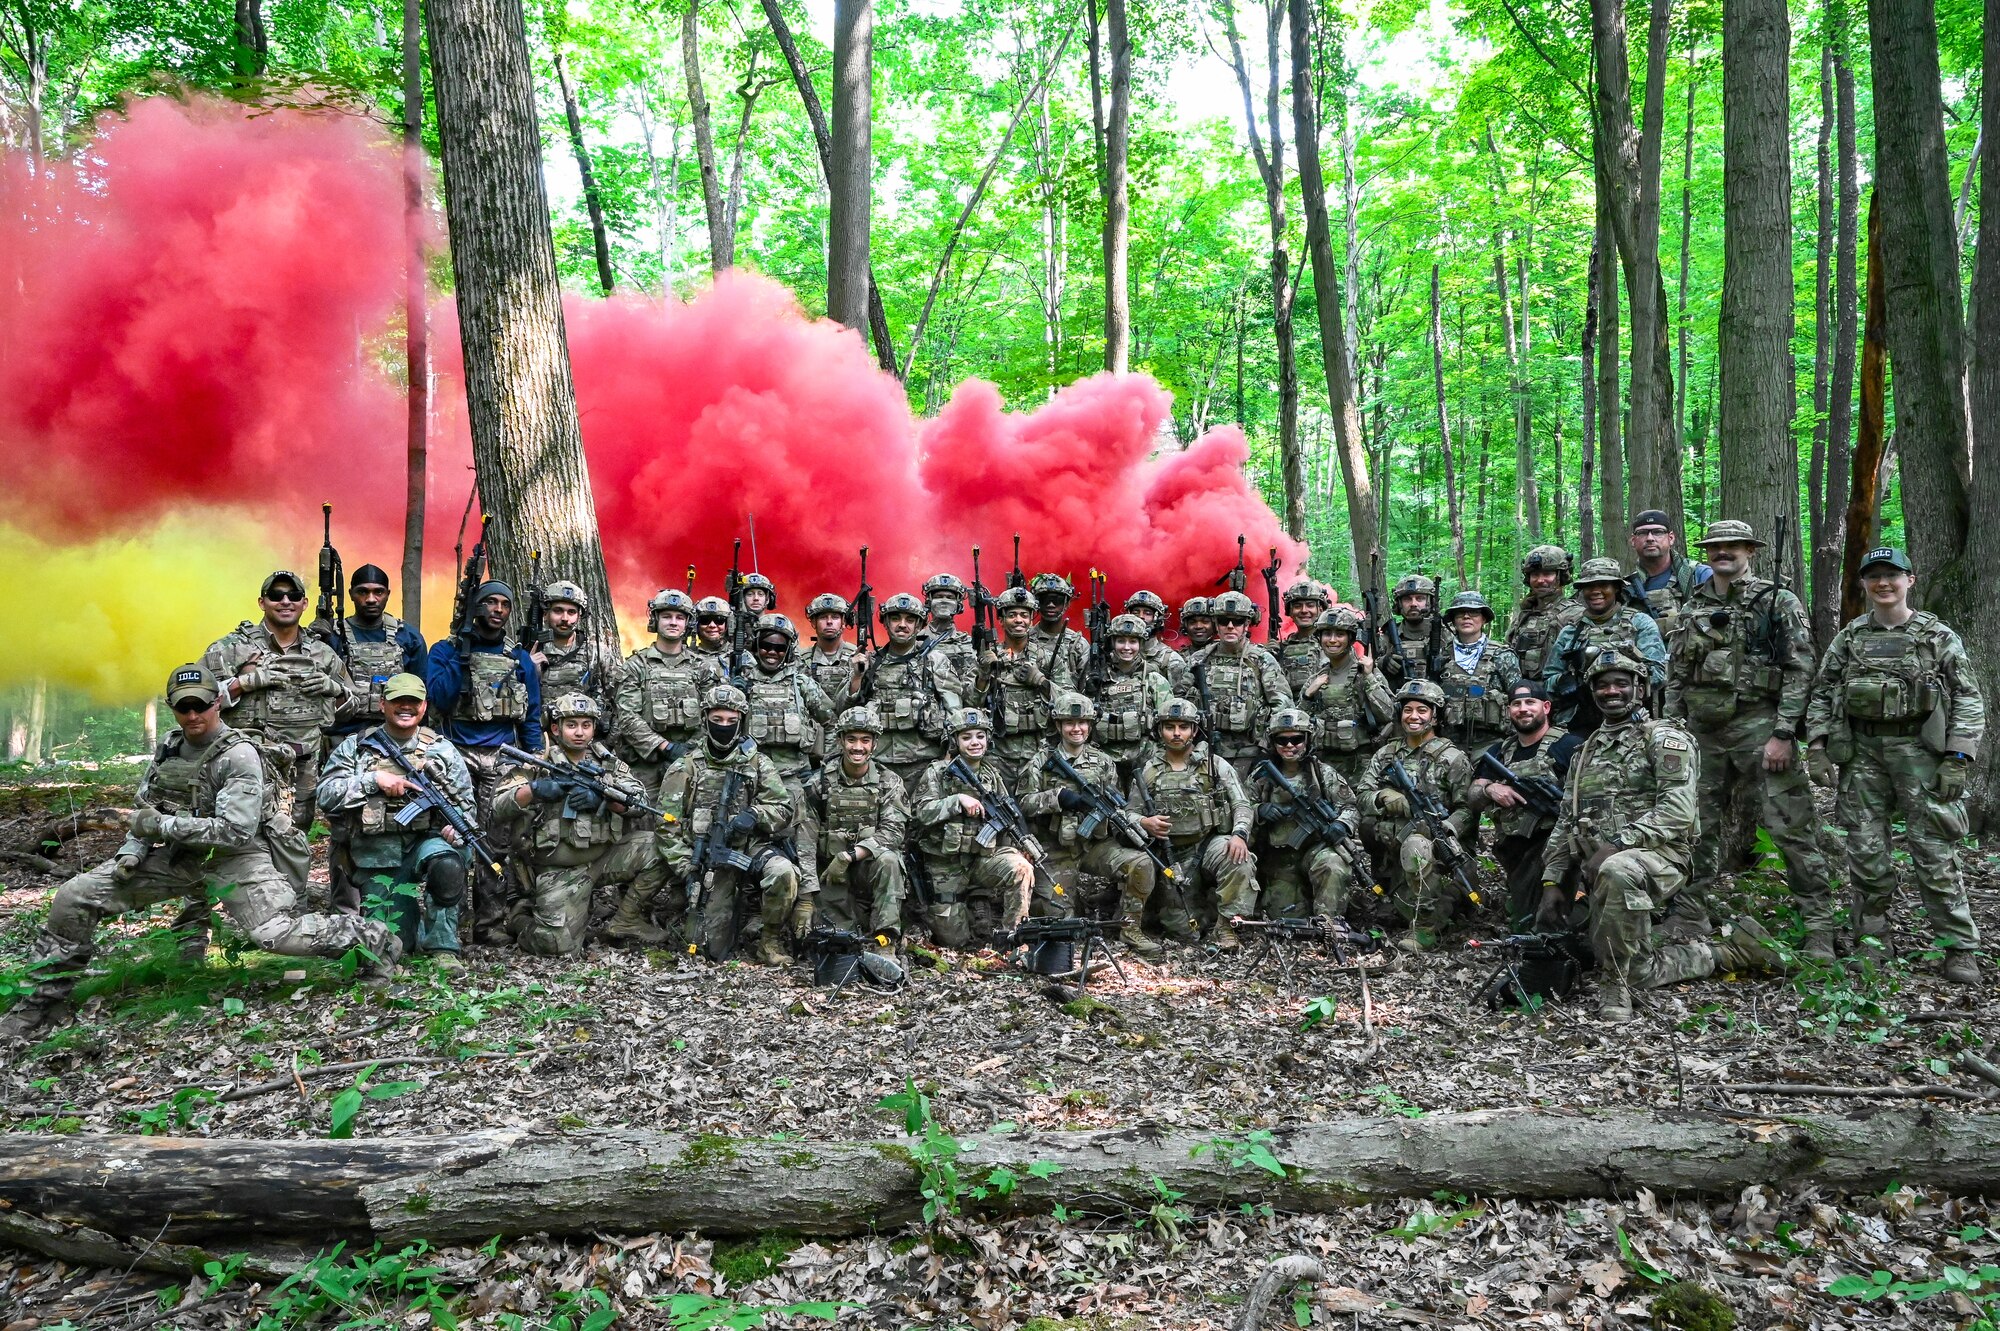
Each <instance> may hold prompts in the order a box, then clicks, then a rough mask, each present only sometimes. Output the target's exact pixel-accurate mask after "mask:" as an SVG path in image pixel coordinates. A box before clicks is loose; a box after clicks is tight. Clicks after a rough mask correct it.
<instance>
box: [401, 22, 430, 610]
mask: <svg viewBox="0 0 2000 1331" xmlns="http://www.w3.org/2000/svg"><path fill="white" fill-rule="evenodd" d="M423 25H424V16H423V3H422V0H403V370H404V374H405V375H406V376H407V381H408V382H407V387H406V389H405V392H404V399H405V407H406V409H407V416H406V419H405V425H404V435H405V440H406V444H405V449H404V452H405V455H406V462H405V466H404V485H403V569H402V578H403V618H404V619H405V620H407V621H408V622H410V623H412V624H422V623H423V622H424V511H425V491H426V473H427V469H428V468H429V466H430V423H431V325H430V284H429V281H428V280H427V278H426V273H425V255H424V169H425V164H424V35H423V34H424V27H423Z"/></svg>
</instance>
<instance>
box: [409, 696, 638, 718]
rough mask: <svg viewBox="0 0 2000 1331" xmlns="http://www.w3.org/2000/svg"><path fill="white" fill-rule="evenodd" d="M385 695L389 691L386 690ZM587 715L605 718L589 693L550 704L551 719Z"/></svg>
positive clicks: (558, 699) (560, 699)
mask: <svg viewBox="0 0 2000 1331" xmlns="http://www.w3.org/2000/svg"><path fill="white" fill-rule="evenodd" d="M382 696H383V697H385V698H386V697H387V696H388V693H387V692H386V691H384V693H383V695H382ZM577 716H587V717H589V718H590V719H591V720H593V721H602V720H603V719H604V709H603V708H602V707H599V706H598V705H597V699H595V698H593V697H591V696H590V695H589V694H588V693H565V694H563V695H562V696H561V697H559V698H557V699H556V700H555V701H554V702H553V703H551V704H550V705H549V720H551V721H567V720H569V719H570V718H571V717H577Z"/></svg>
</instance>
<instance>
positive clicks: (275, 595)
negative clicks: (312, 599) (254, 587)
mask: <svg viewBox="0 0 2000 1331" xmlns="http://www.w3.org/2000/svg"><path fill="white" fill-rule="evenodd" d="M264 599H265V600H267V601H304V600H305V599H306V594H305V593H304V592H302V591H299V590H297V589H294V590H292V591H285V590H284V589H283V588H281V587H273V588H272V589H271V590H270V591H268V592H266V593H265V594H264Z"/></svg>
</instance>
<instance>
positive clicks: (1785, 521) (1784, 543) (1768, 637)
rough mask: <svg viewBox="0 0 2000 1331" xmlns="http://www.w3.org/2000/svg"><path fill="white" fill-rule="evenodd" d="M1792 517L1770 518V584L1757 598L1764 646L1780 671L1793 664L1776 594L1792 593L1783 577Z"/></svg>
mask: <svg viewBox="0 0 2000 1331" xmlns="http://www.w3.org/2000/svg"><path fill="white" fill-rule="evenodd" d="M1791 530H1792V523H1791V515H1790V514H1788V513H1779V514H1777V515H1776V516H1775V517H1773V518H1772V519H1771V542H1772V545H1773V546H1774V547H1775V548H1774V550H1773V552H1772V555H1771V585H1770V586H1769V587H1766V588H1765V589H1764V590H1763V591H1762V592H1760V593H1759V594H1758V596H1757V599H1758V600H1760V601H1762V602H1763V603H1764V613H1763V634H1764V647H1765V650H1766V652H1767V653H1768V654H1769V655H1770V658H1771V664H1773V665H1775V666H1777V667H1778V668H1779V669H1780V670H1783V669H1784V668H1785V667H1787V666H1789V665H1790V664H1791V663H1792V635H1791V634H1789V633H1786V632H1785V631H1784V630H1783V629H1782V628H1781V627H1780V626H1779V624H1778V592H1779V591H1780V590H1781V589H1782V590H1784V591H1790V590H1791V584H1790V582H1789V581H1788V580H1787V579H1786V577H1785V556H1786V555H1787V554H1788V553H1790V551H1791V539H1790V538H1791Z"/></svg>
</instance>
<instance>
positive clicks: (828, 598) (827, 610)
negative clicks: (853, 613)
mask: <svg viewBox="0 0 2000 1331" xmlns="http://www.w3.org/2000/svg"><path fill="white" fill-rule="evenodd" d="M846 613H848V604H847V598H846V597H845V596H842V595H841V594H840V593H838V592H821V593H820V594H819V595H818V596H815V597H813V598H812V600H810V601H808V602H806V618H807V619H818V618H819V617H820V616H821V615H844V614H846Z"/></svg>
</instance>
